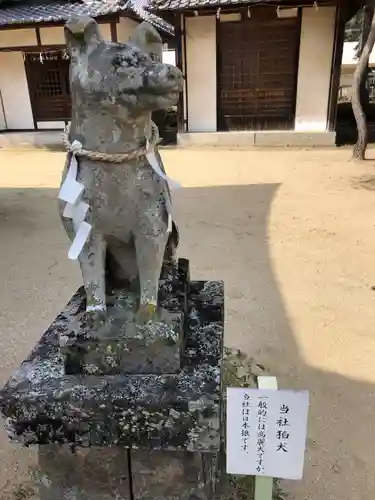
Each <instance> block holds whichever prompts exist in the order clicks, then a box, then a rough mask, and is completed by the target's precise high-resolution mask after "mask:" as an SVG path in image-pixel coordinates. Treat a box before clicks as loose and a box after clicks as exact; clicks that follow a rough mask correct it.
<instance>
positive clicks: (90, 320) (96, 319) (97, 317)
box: [83, 311, 107, 330]
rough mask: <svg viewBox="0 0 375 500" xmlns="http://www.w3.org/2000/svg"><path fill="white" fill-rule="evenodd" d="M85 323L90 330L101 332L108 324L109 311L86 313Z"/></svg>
mask: <svg viewBox="0 0 375 500" xmlns="http://www.w3.org/2000/svg"><path fill="white" fill-rule="evenodd" d="M83 322H84V324H85V326H86V327H87V328H88V329H89V330H100V329H101V328H103V327H104V326H105V324H106V322H107V311H86V312H85V314H84V316H83Z"/></svg>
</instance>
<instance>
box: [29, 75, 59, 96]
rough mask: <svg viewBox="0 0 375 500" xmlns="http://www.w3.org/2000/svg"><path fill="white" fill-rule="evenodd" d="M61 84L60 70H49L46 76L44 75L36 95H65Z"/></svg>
mask: <svg viewBox="0 0 375 500" xmlns="http://www.w3.org/2000/svg"><path fill="white" fill-rule="evenodd" d="M61 83H62V82H61V78H60V71H59V70H58V69H57V70H54V69H52V70H48V71H47V72H46V74H45V75H43V80H41V81H40V83H39V85H38V88H37V89H36V94H37V96H38V97H51V96H58V95H63V91H62V88H61Z"/></svg>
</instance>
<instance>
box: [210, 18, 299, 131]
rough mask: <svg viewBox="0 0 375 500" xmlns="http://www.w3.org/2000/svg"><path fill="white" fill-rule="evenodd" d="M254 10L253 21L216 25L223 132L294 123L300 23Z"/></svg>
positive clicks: (297, 20) (283, 125) (288, 126)
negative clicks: (256, 14) (255, 15)
mask: <svg viewBox="0 0 375 500" xmlns="http://www.w3.org/2000/svg"><path fill="white" fill-rule="evenodd" d="M254 10H255V9H254ZM272 10H273V9H272ZM259 11H262V13H261V17H258V18H257V19H253V18H251V19H244V20H242V21H240V22H235V23H219V31H218V36H219V74H218V80H219V126H220V128H221V129H224V130H225V129H230V130H231V129H236V130H241V129H242V130H243V129H267V128H276V129H283V128H284V129H285V128H291V127H292V126H293V121H294V109H295V86H296V72H297V64H296V62H297V58H296V55H297V50H298V43H299V33H300V24H299V22H300V21H299V19H287V20H280V19H275V15H273V18H272V17H268V18H267V13H266V9H259ZM273 14H275V13H274V11H273Z"/></svg>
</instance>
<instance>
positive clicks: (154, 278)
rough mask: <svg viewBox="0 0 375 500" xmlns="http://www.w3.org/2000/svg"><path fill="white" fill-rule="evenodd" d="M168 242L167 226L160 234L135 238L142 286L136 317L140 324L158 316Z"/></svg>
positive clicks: (140, 235) (138, 235)
mask: <svg viewBox="0 0 375 500" xmlns="http://www.w3.org/2000/svg"><path fill="white" fill-rule="evenodd" d="M167 241H168V232H167V226H165V230H163V231H160V232H159V233H158V234H154V235H152V234H137V235H136V237H135V248H136V253H137V266H138V273H139V284H140V304H139V310H138V313H137V316H136V321H137V322H138V323H147V322H148V321H151V320H153V319H154V318H155V316H156V309H157V303H158V290H159V279H160V274H161V268H162V265H163V260H164V252H165V247H166V244H167Z"/></svg>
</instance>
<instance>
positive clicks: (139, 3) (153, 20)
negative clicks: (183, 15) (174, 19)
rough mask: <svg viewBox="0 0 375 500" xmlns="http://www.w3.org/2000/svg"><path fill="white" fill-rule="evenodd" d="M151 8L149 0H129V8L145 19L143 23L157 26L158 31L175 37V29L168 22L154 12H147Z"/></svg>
mask: <svg viewBox="0 0 375 500" xmlns="http://www.w3.org/2000/svg"><path fill="white" fill-rule="evenodd" d="M149 6H150V2H149V0H129V8H130V9H131V10H132V11H133V12H134V13H135V14H137V15H138V16H139V17H140V18H141V19H143V21H147V22H148V23H150V24H152V25H153V26H155V28H156V29H158V30H162V31H165V32H166V33H169V34H170V35H174V27H173V26H172V25H171V24H169V23H167V21H164V19H162V18H161V17H159V16H156V15H155V14H152V12H149V11H148V10H147V9H148V8H149Z"/></svg>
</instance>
